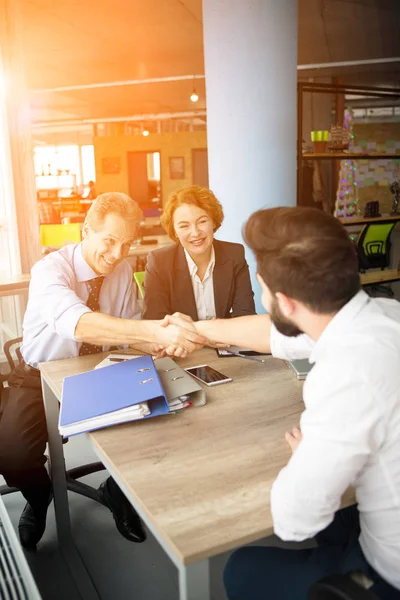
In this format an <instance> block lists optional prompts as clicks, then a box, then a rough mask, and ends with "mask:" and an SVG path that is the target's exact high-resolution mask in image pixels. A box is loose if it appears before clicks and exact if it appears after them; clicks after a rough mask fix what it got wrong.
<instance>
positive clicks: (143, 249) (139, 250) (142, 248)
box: [129, 235, 174, 256]
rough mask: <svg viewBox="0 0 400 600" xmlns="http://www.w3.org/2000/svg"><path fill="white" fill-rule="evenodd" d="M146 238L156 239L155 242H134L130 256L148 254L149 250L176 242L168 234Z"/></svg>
mask: <svg viewBox="0 0 400 600" xmlns="http://www.w3.org/2000/svg"><path fill="white" fill-rule="evenodd" d="M143 239H144V240H146V239H148V240H156V243H155V244H133V245H132V246H131V247H130V249H129V256H147V254H148V253H149V252H152V251H153V250H157V248H164V247H165V246H171V245H172V244H173V243H174V242H173V241H172V240H171V238H170V237H168V236H167V235H151V236H148V237H144V238H143Z"/></svg>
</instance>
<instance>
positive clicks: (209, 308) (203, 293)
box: [185, 246, 216, 321]
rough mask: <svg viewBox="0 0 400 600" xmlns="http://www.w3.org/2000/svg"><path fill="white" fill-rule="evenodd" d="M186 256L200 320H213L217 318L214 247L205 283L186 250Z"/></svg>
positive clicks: (204, 278)
mask: <svg viewBox="0 0 400 600" xmlns="http://www.w3.org/2000/svg"><path fill="white" fill-rule="evenodd" d="M185 256H186V260H187V264H188V267H189V273H190V279H191V280H192V286H193V293H194V299H195V302H196V308H197V316H198V320H199V321H205V320H206V319H213V318H214V317H215V316H216V312H215V301H214V282H213V272H214V267H215V252H214V246H213V247H212V251H211V258H210V262H209V263H208V266H207V270H206V272H205V275H204V277H203V281H201V279H200V277H199V276H198V275H197V270H198V269H197V265H196V263H195V262H194V260H193V259H192V258H191V256H190V254H189V253H188V252H187V251H186V250H185Z"/></svg>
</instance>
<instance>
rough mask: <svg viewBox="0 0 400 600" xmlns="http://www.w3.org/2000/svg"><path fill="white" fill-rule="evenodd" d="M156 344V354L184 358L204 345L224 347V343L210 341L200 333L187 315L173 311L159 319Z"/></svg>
mask: <svg viewBox="0 0 400 600" xmlns="http://www.w3.org/2000/svg"><path fill="white" fill-rule="evenodd" d="M159 326H160V329H159V332H157V333H158V336H157V337H158V344H155V347H156V354H157V355H158V356H165V355H166V354H167V355H168V356H175V357H179V358H184V357H185V356H187V355H188V354H190V353H191V352H194V351H195V350H199V349H200V348H203V347H204V346H211V347H212V348H226V347H227V345H226V344H219V343H217V342H213V341H210V340H209V339H208V338H206V337H204V336H203V335H200V334H199V332H198V331H197V329H196V324H195V323H194V321H193V320H192V319H191V317H189V316H188V315H184V314H182V313H174V314H173V315H166V316H165V317H164V319H162V321H159Z"/></svg>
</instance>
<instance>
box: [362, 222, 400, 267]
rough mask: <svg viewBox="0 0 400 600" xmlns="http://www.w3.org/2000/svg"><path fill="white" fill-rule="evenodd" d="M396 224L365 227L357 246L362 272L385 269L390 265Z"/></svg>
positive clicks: (388, 223)
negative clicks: (392, 235) (392, 238)
mask: <svg viewBox="0 0 400 600" xmlns="http://www.w3.org/2000/svg"><path fill="white" fill-rule="evenodd" d="M395 224H396V223H395V222H393V221H387V222H386V223H385V222H380V223H370V224H368V225H365V227H364V229H363V230H362V232H361V234H360V236H359V238H358V240H357V242H356V244H357V254H358V261H359V266H360V271H361V272H365V271H366V270H367V269H382V271H383V269H385V268H386V267H388V266H389V264H390V248H391V241H390V234H391V233H392V229H393V228H394V226H395Z"/></svg>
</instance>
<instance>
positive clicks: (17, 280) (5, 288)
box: [0, 273, 31, 297]
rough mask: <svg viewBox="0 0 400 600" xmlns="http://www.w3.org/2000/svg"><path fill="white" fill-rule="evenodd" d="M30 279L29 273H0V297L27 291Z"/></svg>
mask: <svg viewBox="0 0 400 600" xmlns="http://www.w3.org/2000/svg"><path fill="white" fill-rule="evenodd" d="M30 281H31V276H30V274H29V273H28V274H23V275H10V276H7V277H6V276H4V275H0V297H1V296H16V295H17V294H23V293H24V292H27V291H28V288H29V283H30Z"/></svg>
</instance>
